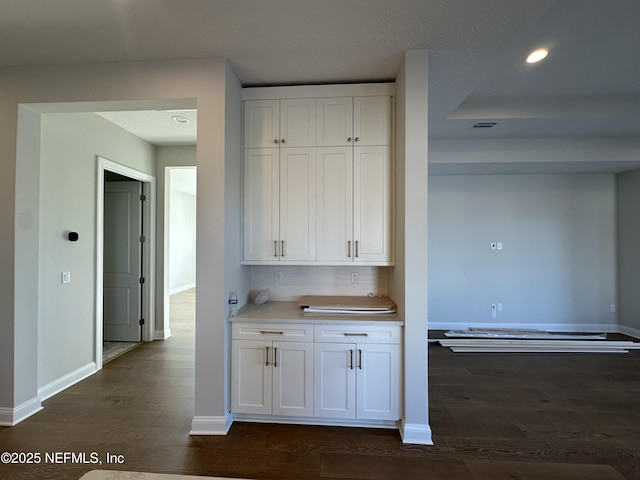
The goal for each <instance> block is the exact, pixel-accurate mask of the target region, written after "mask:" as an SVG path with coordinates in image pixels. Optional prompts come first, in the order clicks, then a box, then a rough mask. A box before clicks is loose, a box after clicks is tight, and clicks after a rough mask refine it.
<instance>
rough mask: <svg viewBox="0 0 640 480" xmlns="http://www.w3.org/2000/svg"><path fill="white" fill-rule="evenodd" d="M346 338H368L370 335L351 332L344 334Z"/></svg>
mask: <svg viewBox="0 0 640 480" xmlns="http://www.w3.org/2000/svg"><path fill="white" fill-rule="evenodd" d="M344 336H345V337H368V336H369V334H368V333H351V332H344Z"/></svg>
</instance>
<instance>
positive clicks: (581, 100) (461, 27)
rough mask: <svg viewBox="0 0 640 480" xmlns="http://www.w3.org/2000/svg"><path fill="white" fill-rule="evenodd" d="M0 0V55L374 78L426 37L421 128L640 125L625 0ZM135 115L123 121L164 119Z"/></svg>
mask: <svg viewBox="0 0 640 480" xmlns="http://www.w3.org/2000/svg"><path fill="white" fill-rule="evenodd" d="M0 1H1V3H2V14H1V15H0V66H14V65H15V66H17V65H35V64H60V63H87V62H113V61H132V60H145V59H165V58H198V57H226V58H227V59H228V60H229V62H230V65H231V66H232V68H233V70H234V71H235V73H236V74H237V76H238V78H239V80H240V82H241V83H242V84H243V85H245V86H256V85H288V84H316V83H334V82H336V83H346V82H371V81H373V82H375V81H389V80H393V79H394V78H395V75H396V72H397V70H398V68H399V65H400V62H401V60H402V56H403V52H404V51H405V50H407V49H427V50H429V89H430V90H429V112H430V119H429V135H430V137H431V138H433V139H440V138H441V139H454V138H466V139H473V138H514V137H517V138H538V137H592V136H598V137H640V28H638V26H637V25H638V22H639V21H640V2H639V1H637V0H607V1H603V0H481V1H479V0H270V1H265V0H190V1H189V2H184V1H178V0H135V1H126V0H92V1H91V2H88V1H86V0H56V1H55V2H42V1H40V0H21V1H6V0H4V1H2V0H0ZM539 46H546V47H548V48H549V49H550V52H551V53H550V55H549V57H548V58H547V59H546V60H545V61H544V62H542V63H540V64H537V65H527V64H525V63H524V57H525V56H526V54H527V53H528V52H529V51H530V50H532V49H533V48H535V47H539ZM145 115H147V117H145V118H144V119H142V120H139V119H138V118H137V117H136V115H134V114H132V113H131V112H129V113H127V114H126V117H127V118H126V121H127V124H128V125H131V124H133V125H137V128H146V126H148V125H157V124H158V121H162V122H165V121H166V120H167V118H166V117H167V112H153V113H145ZM149 115H151V116H149ZM181 115H184V114H181ZM194 115H195V113H194ZM112 120H114V121H120V122H121V121H122V120H120V119H119V118H116V117H112ZM487 120H493V121H497V122H498V123H497V125H496V127H494V128H492V129H483V130H481V131H478V130H473V129H471V128H470V127H471V126H472V125H473V124H474V123H475V122H477V121H487ZM168 125H169V126H170V127H172V128H171V129H170V131H168V132H165V133H162V134H160V135H159V136H158V135H156V136H155V137H149V138H153V140H151V141H153V142H154V143H157V144H163V142H165V143H166V142H169V143H172V142H176V143H189V141H194V140H195V128H194V127H195V118H194V119H193V122H192V123H191V124H189V125H190V126H191V128H192V133H191V135H192V139H191V140H189V139H188V138H187V136H185V135H186V133H185V132H184V131H182V132H180V134H179V135H178V137H180V135H182V137H181V139H179V140H176V139H175V138H172V137H171V135H176V133H175V132H176V131H179V130H178V129H180V128H182V129H183V130H185V128H184V126H183V125H178V124H176V123H175V122H169V123H168ZM154 128H155V127H154ZM139 134H140V135H141V136H144V135H147V136H148V135H154V132H147V133H144V134H142V133H139Z"/></svg>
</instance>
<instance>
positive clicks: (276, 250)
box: [273, 240, 278, 257]
mask: <svg viewBox="0 0 640 480" xmlns="http://www.w3.org/2000/svg"><path fill="white" fill-rule="evenodd" d="M273 256H274V257H277V256H278V241H277V240H274V241H273Z"/></svg>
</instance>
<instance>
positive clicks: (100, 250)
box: [95, 156, 156, 370]
mask: <svg viewBox="0 0 640 480" xmlns="http://www.w3.org/2000/svg"><path fill="white" fill-rule="evenodd" d="M96 159H97V162H98V169H97V170H98V179H97V188H96V191H97V198H96V347H95V355H96V358H95V362H96V370H100V369H101V368H102V340H103V338H102V336H103V331H102V328H103V320H104V319H103V315H102V314H103V306H104V298H103V288H104V280H103V274H104V172H105V171H109V172H113V173H118V174H120V175H124V176H125V177H129V178H131V179H133V180H139V181H141V182H142V183H144V184H145V185H146V188H145V189H144V190H145V192H144V193H145V195H146V201H145V202H144V203H143V206H142V209H143V212H144V221H143V230H144V235H145V237H146V238H145V243H146V247H147V248H145V249H143V271H142V276H143V277H144V278H145V283H144V284H143V286H142V294H143V295H142V297H143V298H142V313H143V318H144V319H145V323H144V326H143V328H142V341H143V342H150V341H152V340H154V338H155V317H156V316H155V286H156V277H155V271H156V262H155V258H156V178H155V177H154V176H152V175H149V174H147V173H144V172H141V171H139V170H135V169H133V168H130V167H127V166H125V165H122V164H120V163H116V162H113V161H111V160H108V159H106V158H104V157H101V156H97V157H96Z"/></svg>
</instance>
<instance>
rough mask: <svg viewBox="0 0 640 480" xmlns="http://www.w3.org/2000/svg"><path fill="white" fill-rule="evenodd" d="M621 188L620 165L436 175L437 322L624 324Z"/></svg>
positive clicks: (589, 327)
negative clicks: (613, 170) (497, 307)
mask: <svg viewBox="0 0 640 480" xmlns="http://www.w3.org/2000/svg"><path fill="white" fill-rule="evenodd" d="M615 192H616V190H615V176H614V175H528V176H517V175H477V176H464V175H461V176H431V177H430V179H429V291H428V293H429V328H431V329H437V328H466V327H469V326H496V327H521V328H543V329H549V330H586V331H597V330H610V331H615V329H616V328H617V327H616V325H617V317H616V313H612V312H611V311H610V306H611V305H612V304H615V303H616V210H615V209H616V193H615ZM638 198H639V197H637V196H636V201H637V199H638ZM636 235H638V230H636ZM636 238H637V237H636ZM491 242H501V243H502V244H503V249H502V250H501V251H498V250H491ZM492 303H496V304H497V303H502V305H503V310H502V311H498V312H497V315H496V318H492V316H491V304H492Z"/></svg>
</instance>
